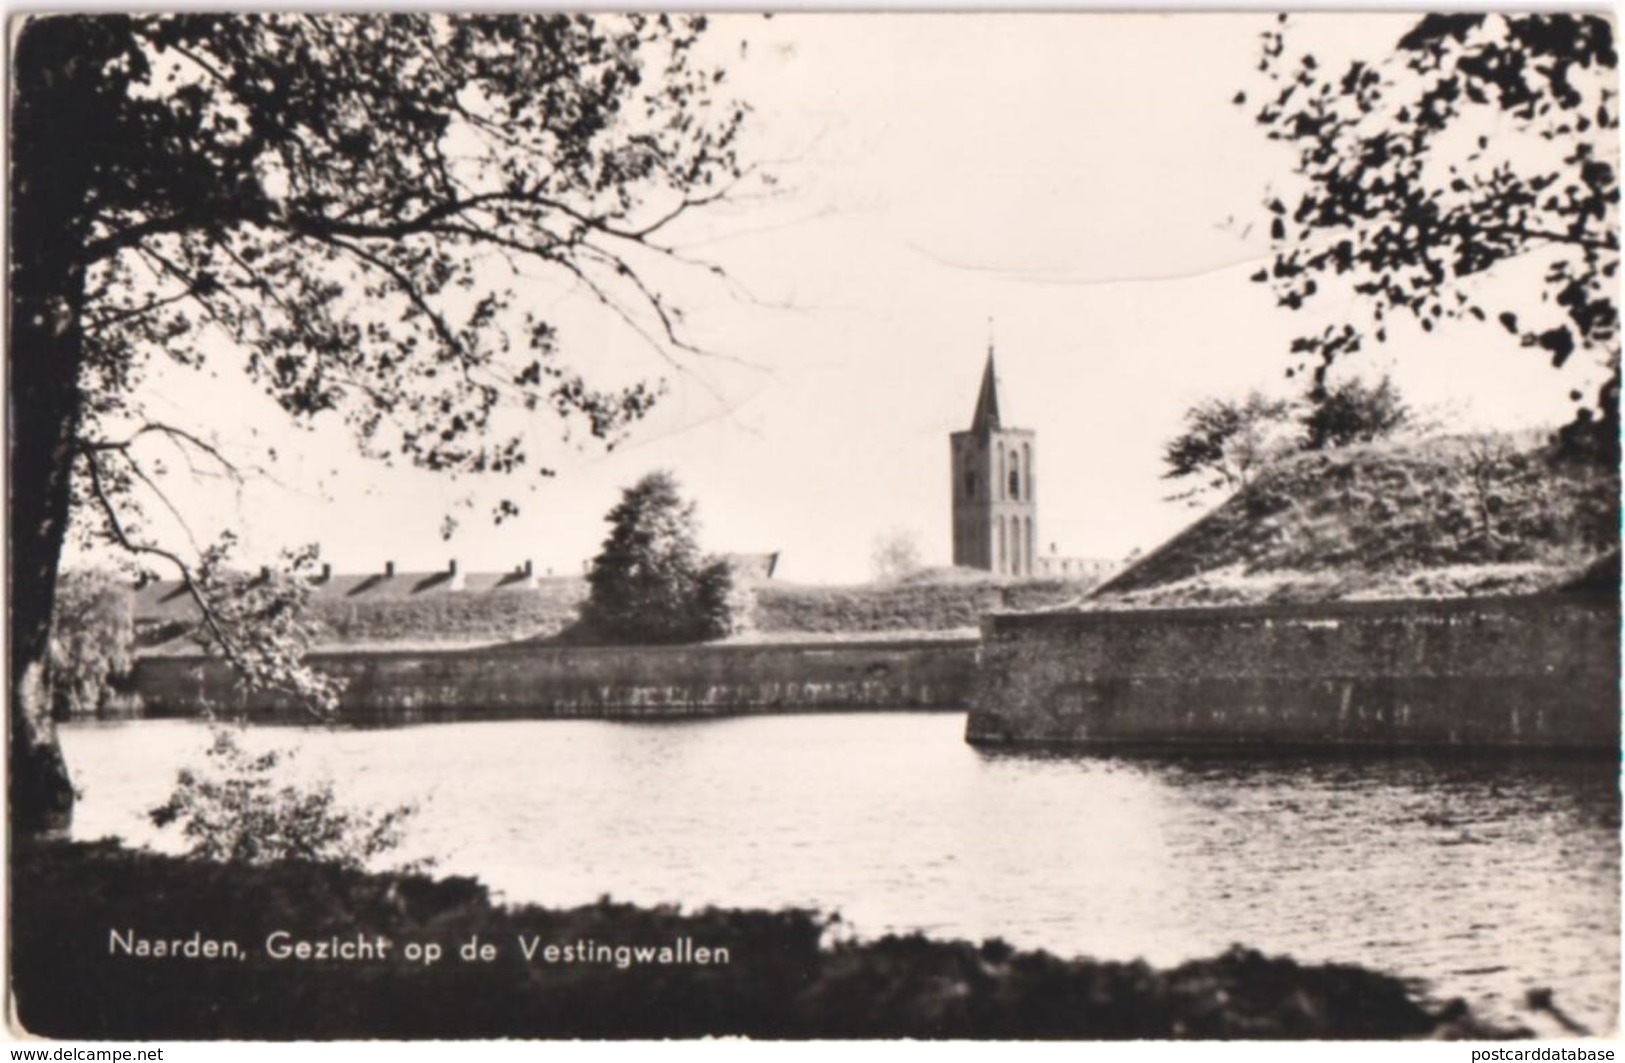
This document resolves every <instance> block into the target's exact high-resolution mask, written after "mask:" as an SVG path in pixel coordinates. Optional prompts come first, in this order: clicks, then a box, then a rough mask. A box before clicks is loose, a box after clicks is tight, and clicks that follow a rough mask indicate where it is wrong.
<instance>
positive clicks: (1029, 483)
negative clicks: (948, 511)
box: [948, 344, 1038, 576]
mask: <svg viewBox="0 0 1625 1063" xmlns="http://www.w3.org/2000/svg"><path fill="white" fill-rule="evenodd" d="M948 441H949V448H950V453H951V458H952V466H953V499H954V564H955V565H960V566H963V567H965V568H980V569H985V570H986V571H988V572H996V573H998V574H999V575H1001V576H1031V575H1032V574H1033V566H1034V550H1035V548H1036V544H1037V542H1038V503H1037V502H1036V501H1035V498H1036V493H1035V491H1034V490H1033V488H1034V484H1033V450H1034V443H1033V433H1032V432H1030V431H1028V430H1027V429H1025V428H1006V427H1004V424H1003V423H1002V422H1001V421H1000V419H999V377H998V374H997V372H995V370H994V368H993V346H992V345H991V344H989V345H988V349H987V368H986V369H984V370H983V371H982V391H981V394H980V395H978V396H977V397H976V415H975V416H974V417H973V418H972V419H971V426H970V430H969V431H965V432H955V433H953V434H952V435H951V436H949V437H948Z"/></svg>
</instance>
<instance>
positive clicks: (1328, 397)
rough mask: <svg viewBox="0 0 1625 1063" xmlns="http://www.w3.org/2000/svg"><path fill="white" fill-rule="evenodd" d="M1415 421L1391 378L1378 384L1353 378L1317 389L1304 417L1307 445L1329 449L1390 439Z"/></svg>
mask: <svg viewBox="0 0 1625 1063" xmlns="http://www.w3.org/2000/svg"><path fill="white" fill-rule="evenodd" d="M1410 420H1411V411H1410V407H1409V406H1407V405H1406V404H1405V400H1404V399H1403V398H1402V397H1401V396H1400V394H1399V389H1398V388H1397V387H1395V386H1394V382H1393V381H1392V380H1390V379H1389V378H1388V377H1386V376H1385V377H1383V378H1382V379H1381V380H1379V381H1378V382H1377V383H1375V384H1367V383H1365V382H1364V381H1361V380H1358V379H1350V380H1345V381H1341V382H1339V383H1337V384H1333V385H1332V386H1331V387H1323V388H1317V389H1315V390H1314V391H1313V392H1311V393H1310V395H1309V410H1308V412H1307V413H1305V414H1304V416H1303V448H1304V449H1305V450H1328V449H1330V448H1332V447H1344V446H1348V445H1349V444H1350V443H1370V442H1373V441H1375V440H1378V439H1386V438H1387V437H1389V436H1391V435H1393V434H1394V433H1395V432H1397V431H1399V429H1401V428H1403V427H1404V426H1405V425H1406V424H1408V423H1409V422H1410Z"/></svg>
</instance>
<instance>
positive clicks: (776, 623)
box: [138, 569, 1092, 654]
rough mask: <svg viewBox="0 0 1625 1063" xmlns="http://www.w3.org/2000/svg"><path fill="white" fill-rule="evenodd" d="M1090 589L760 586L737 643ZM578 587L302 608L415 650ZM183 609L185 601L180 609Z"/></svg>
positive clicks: (327, 622) (934, 621)
mask: <svg viewBox="0 0 1625 1063" xmlns="http://www.w3.org/2000/svg"><path fill="white" fill-rule="evenodd" d="M1091 586H1092V584H1091V583H1088V582H1077V581H1066V580H1054V579H1049V580H1025V581H1011V580H1000V579H998V578H996V577H994V576H992V575H990V574H988V573H982V572H968V571H965V570H955V569H949V570H932V571H928V572H924V573H921V574H919V575H918V576H916V577H913V578H910V579H907V580H903V581H900V582H896V583H884V584H880V583H871V584H857V585H853V586H844V587H835V586H817V585H796V584H783V583H777V582H766V583H762V584H759V585H758V586H757V587H756V588H755V590H754V593H753V594H752V599H753V603H752V606H751V612H750V615H749V617H748V618H747V624H746V630H745V632H744V633H743V634H741V635H740V636H738V638H739V639H740V640H744V641H762V640H768V639H780V638H785V639H792V640H793V639H796V638H800V637H814V636H816V637H838V636H843V635H845V636H855V637H885V636H887V635H888V634H913V635H919V634H921V633H942V634H957V635H973V634H974V633H975V629H976V625H977V618H978V617H979V616H980V615H981V614H982V613H985V612H988V611H990V610H994V609H1033V608H1046V607H1053V606H1059V605H1063V604H1066V603H1069V602H1076V601H1078V600H1080V599H1081V598H1082V597H1083V595H1085V594H1086V593H1088V591H1089V589H1090V587H1091ZM586 594H587V584H586V581H585V580H583V579H580V578H575V577H553V578H549V579H545V580H539V581H538V582H537V585H536V586H535V587H534V588H530V587H526V588H503V589H498V590H478V591H467V592H453V593H426V594H416V595H410V594H409V595H392V596H387V597H386V596H375V597H369V596H335V597H326V596H323V595H320V594H318V595H316V596H315V597H314V598H313V599H312V601H311V605H310V609H311V615H312V617H313V619H314V620H315V621H316V624H317V628H318V632H319V634H318V637H317V640H316V645H315V648H316V649H318V650H322V649H326V650H336V649H386V650H387V649H419V648H436V647H446V648H450V647H455V646H477V645H490V644H494V643H502V642H518V641H525V640H534V639H548V638H552V637H554V636H557V635H560V634H561V633H563V632H565V631H566V630H567V629H568V628H569V627H570V626H571V625H572V624H574V623H575V622H576V617H577V609H578V607H579V605H580V603H581V601H582V600H583V599H584V598H585V597H586ZM182 604H183V605H184V603H182ZM178 610H179V607H177V615H176V616H174V617H173V618H171V619H168V620H166V621H165V622H163V623H161V624H143V625H142V626H141V630H139V631H138V645H139V647H140V652H142V653H144V654H171V653H179V654H193V653H197V652H198V649H197V645H196V643H194V642H192V641H191V639H190V638H189V637H188V635H187V631H188V630H189V627H190V624H189V618H190V611H189V610H187V611H186V612H185V613H181V612H179V611H178Z"/></svg>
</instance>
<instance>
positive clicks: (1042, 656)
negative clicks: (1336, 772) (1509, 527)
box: [967, 595, 1620, 753]
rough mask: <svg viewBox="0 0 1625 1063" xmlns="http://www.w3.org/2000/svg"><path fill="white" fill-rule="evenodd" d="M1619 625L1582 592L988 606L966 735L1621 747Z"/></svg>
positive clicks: (1094, 741)
mask: <svg viewBox="0 0 1625 1063" xmlns="http://www.w3.org/2000/svg"><path fill="white" fill-rule="evenodd" d="M1619 624H1620V614H1619V603H1618V601H1617V599H1614V598H1609V597H1592V596H1584V595H1551V596H1542V597H1529V598H1498V599H1497V598H1479V599H1457V600H1449V601H1403V602H1399V601H1393V602H1348V603H1332V604H1321V605H1312V606H1290V605H1288V606H1255V607H1235V608H1204V609H1158V610H1136V611H1132V612H1128V611H1125V612H1094V613H1067V614H1061V613H1048V614H1041V613H1028V614H1014V615H1003V616H990V617H987V618H985V619H984V620H983V622H982V638H983V649H982V667H981V671H980V675H979V679H978V683H977V688H976V691H975V693H974V696H973V699H972V700H973V707H972V711H971V714H970V718H969V721H968V724H967V738H968V739H969V740H970V741H972V742H976V743H984V744H1004V743H1056V744H1065V745H1089V746H1097V745H1098V746H1135V745H1140V744H1143V745H1146V746H1162V747H1166V746H1169V745H1191V746H1200V747H1245V746H1255V745H1266V744H1268V745H1282V746H1293V745H1302V746H1306V747H1309V746H1335V747H1371V748H1396V747H1400V748H1402V747H1407V746H1418V747H1424V746H1426V747H1451V746H1457V747H1481V748H1488V747H1505V748H1525V749H1558V748H1570V749H1596V750H1607V751H1614V752H1616V753H1617V751H1618V749H1619V740H1620V729H1619V728H1620V688H1619V676H1620V672H1619V667H1620V662H1619V637H1620V626H1619Z"/></svg>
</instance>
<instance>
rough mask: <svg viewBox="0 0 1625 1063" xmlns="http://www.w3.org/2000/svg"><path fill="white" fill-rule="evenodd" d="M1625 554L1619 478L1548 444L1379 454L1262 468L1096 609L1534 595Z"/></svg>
mask: <svg viewBox="0 0 1625 1063" xmlns="http://www.w3.org/2000/svg"><path fill="white" fill-rule="evenodd" d="M1618 549H1619V471H1618V469H1611V468H1606V467H1602V466H1599V465H1597V464H1595V463H1592V462H1589V461H1585V460H1579V459H1574V458H1567V457H1565V456H1563V455H1562V454H1560V453H1559V452H1558V451H1557V450H1556V449H1555V448H1554V447H1553V446H1552V445H1551V444H1550V443H1549V442H1548V441H1547V439H1546V436H1545V435H1544V434H1539V433H1522V434H1501V435H1475V436H1449V437H1439V438H1432V439H1424V440H1420V441H1415V440H1410V441H1397V440H1396V441H1385V442H1379V443H1370V444H1364V445H1359V446H1350V447H1345V448H1342V449H1338V450H1330V451H1317V452H1312V453H1307V454H1300V455H1297V456H1294V457H1292V458H1289V459H1287V460H1285V461H1282V462H1280V463H1278V464H1275V465H1273V466H1270V467H1268V468H1266V469H1265V470H1264V471H1263V472H1262V473H1260V475H1259V476H1258V478H1257V480H1255V481H1254V482H1253V483H1252V484H1251V485H1250V486H1249V487H1247V488H1246V489H1245V490H1243V491H1240V492H1238V493H1237V494H1236V495H1234V496H1232V497H1231V498H1230V499H1228V500H1227V501H1225V502H1224V503H1223V504H1221V505H1219V506H1218V507H1217V508H1216V509H1214V510H1213V511H1212V512H1210V513H1208V514H1207V515H1206V516H1204V517H1202V518H1200V519H1199V520H1197V521H1196V522H1195V523H1193V524H1191V525H1190V526H1189V527H1188V528H1186V529H1185V530H1184V531H1182V532H1180V533H1179V534H1178V535H1176V536H1175V537H1174V538H1173V539H1171V540H1169V541H1168V542H1167V543H1164V544H1163V545H1162V546H1161V547H1159V548H1158V549H1156V550H1155V551H1153V552H1152V553H1150V554H1149V555H1147V556H1146V557H1145V558H1144V559H1143V560H1141V561H1139V562H1138V563H1136V564H1135V565H1133V566H1131V567H1130V568H1128V569H1127V570H1125V571H1123V572H1122V573H1120V574H1118V575H1117V576H1115V577H1113V578H1112V579H1110V580H1108V581H1107V582H1106V583H1104V584H1102V585H1101V587H1100V588H1098V590H1097V591H1096V592H1095V594H1094V595H1093V596H1092V598H1091V601H1090V605H1091V606H1092V607H1112V606H1119V607H1121V606H1144V605H1151V606H1157V605H1210V604H1211V605H1217V604H1226V603H1241V602H1259V601H1325V600H1331V599H1344V598H1348V599H1352V598H1400V597H1424V598H1425V597H1460V596H1470V595H1482V594H1526V593H1535V592H1540V591H1548V590H1554V589H1557V588H1559V587H1561V586H1563V585H1564V584H1566V583H1568V582H1570V581H1571V580H1573V579H1575V578H1576V577H1578V576H1579V575H1581V574H1582V573H1583V572H1584V571H1585V570H1586V569H1587V568H1588V567H1590V566H1592V565H1594V564H1595V563H1597V561H1598V560H1599V559H1600V558H1602V557H1604V556H1605V555H1607V554H1609V553H1610V552H1616V553H1617V551H1618Z"/></svg>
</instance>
